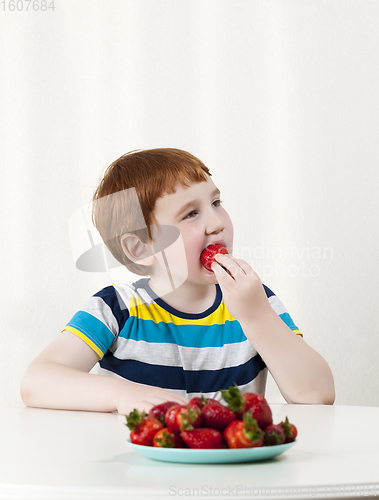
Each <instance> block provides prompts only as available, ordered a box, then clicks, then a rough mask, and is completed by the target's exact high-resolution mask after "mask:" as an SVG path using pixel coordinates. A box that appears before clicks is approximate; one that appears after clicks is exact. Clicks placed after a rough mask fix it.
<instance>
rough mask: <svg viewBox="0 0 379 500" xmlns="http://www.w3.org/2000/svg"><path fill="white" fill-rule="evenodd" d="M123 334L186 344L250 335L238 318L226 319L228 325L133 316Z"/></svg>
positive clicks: (205, 344)
mask: <svg viewBox="0 0 379 500" xmlns="http://www.w3.org/2000/svg"><path fill="white" fill-rule="evenodd" d="M119 336H120V337H123V338H128V339H132V340H136V341H139V340H143V341H145V342H153V343H159V344H161V343H163V344H177V345H180V346H183V347H222V346H223V345H225V344H236V343H239V342H244V341H245V340H246V336H245V334H244V333H243V330H242V328H241V325H240V324H239V323H238V321H236V320H234V321H225V324H224V325H175V324H173V323H163V321H162V322H160V323H154V321H151V320H147V319H145V320H142V319H138V318H137V317H135V316H131V317H130V318H129V320H128V323H127V328H125V330H123V331H121V332H120V335H119Z"/></svg>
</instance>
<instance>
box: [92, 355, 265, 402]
mask: <svg viewBox="0 0 379 500" xmlns="http://www.w3.org/2000/svg"><path fill="white" fill-rule="evenodd" d="M100 366H101V367H102V368H104V369H106V370H109V371H111V372H115V373H117V374H118V375H121V377H124V378H126V379H128V380H131V381H132V382H137V383H139V384H146V385H151V386H155V387H162V388H163V389H173V390H184V391H186V392H187V393H191V392H217V391H218V390H220V389H227V388H228V387H229V386H230V385H233V384H234V383H236V384H237V385H244V384H248V383H249V382H251V381H252V380H253V379H254V378H255V377H256V376H257V375H258V374H259V373H260V371H261V370H263V368H265V366H266V365H265V363H264V361H263V360H262V358H261V357H260V356H259V355H256V356H254V357H253V358H251V359H250V360H249V361H247V362H246V363H243V364H242V365H239V366H233V367H231V368H223V369H221V370H198V371H197V370H196V371H194V370H183V368H182V367H176V366H174V367H172V366H160V365H151V364H148V363H143V362H141V361H135V360H133V359H118V358H116V357H114V356H113V354H112V353H111V352H109V351H108V352H107V353H106V355H105V356H104V357H103V359H102V360H101V361H100Z"/></svg>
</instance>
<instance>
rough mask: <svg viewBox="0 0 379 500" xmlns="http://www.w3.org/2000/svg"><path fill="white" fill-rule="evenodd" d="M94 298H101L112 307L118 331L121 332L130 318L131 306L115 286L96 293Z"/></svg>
mask: <svg viewBox="0 0 379 500" xmlns="http://www.w3.org/2000/svg"><path fill="white" fill-rule="evenodd" d="M94 297H100V298H101V299H103V301H104V302H105V303H106V304H107V305H108V306H109V307H110V309H111V311H112V313H113V315H114V317H115V318H116V321H117V323H118V331H119V332H120V331H121V330H122V329H123V328H124V325H125V322H126V320H127V319H128V318H129V304H125V303H124V301H123V300H122V298H121V296H120V294H119V293H118V291H117V290H116V289H115V288H114V287H113V286H107V287H106V288H103V289H102V290H100V292H98V293H95V295H94Z"/></svg>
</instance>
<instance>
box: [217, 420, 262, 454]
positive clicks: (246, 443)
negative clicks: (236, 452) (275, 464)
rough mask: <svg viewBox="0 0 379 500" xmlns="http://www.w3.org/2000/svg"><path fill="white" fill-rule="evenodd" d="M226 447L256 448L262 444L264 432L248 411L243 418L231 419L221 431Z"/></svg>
mask: <svg viewBox="0 0 379 500" xmlns="http://www.w3.org/2000/svg"><path fill="white" fill-rule="evenodd" d="M223 436H224V440H225V442H226V444H227V445H228V448H257V447H259V446H262V445H263V439H264V433H263V431H262V430H261V429H260V428H259V427H258V424H257V421H256V420H255V418H253V417H252V415H251V413H250V412H246V413H244V415H243V420H233V422H231V423H230V424H229V425H228V427H227V428H226V429H225V430H224V432H223Z"/></svg>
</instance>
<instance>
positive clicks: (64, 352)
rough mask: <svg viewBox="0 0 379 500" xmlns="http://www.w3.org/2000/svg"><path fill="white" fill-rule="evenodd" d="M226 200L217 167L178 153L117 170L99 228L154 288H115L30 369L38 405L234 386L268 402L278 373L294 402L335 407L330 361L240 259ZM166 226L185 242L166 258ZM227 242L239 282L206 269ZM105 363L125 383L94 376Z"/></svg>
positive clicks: (114, 402) (154, 153) (129, 403)
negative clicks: (269, 381)
mask: <svg viewBox="0 0 379 500" xmlns="http://www.w3.org/2000/svg"><path fill="white" fill-rule="evenodd" d="M130 188H134V189H135V192H136V193H137V196H138V202H139V205H140V209H141V210H142V213H143V218H144V222H145V229H144V228H143V227H141V226H140V225H139V223H138V221H137V220H136V219H137V218H138V210H136V209H135V207H131V206H130V204H129V202H128V200H130V199H129V198H128V193H130ZM115 193H117V195H115ZM219 194H220V193H219V191H218V189H217V188H216V186H215V185H214V183H213V181H212V179H211V174H210V172H209V170H208V168H207V167H206V166H205V165H204V164H203V163H202V162H201V161H200V160H199V159H197V158H195V157H194V156H192V155H190V154H189V153H186V152H185V151H181V150H177V149H153V150H146V151H137V152H132V153H129V154H126V155H124V156H122V157H121V158H119V159H118V160H116V161H115V162H114V163H113V164H112V165H110V167H108V169H107V171H106V172H105V174H104V178H103V179H102V181H101V183H100V185H99V187H98V189H97V191H96V193H95V195H94V200H93V201H94V205H93V219H94V223H95V225H96V227H97V229H98V230H99V232H100V235H101V237H102V238H103V240H104V242H105V243H106V245H107V247H108V248H109V250H110V251H111V253H112V254H113V256H114V257H115V258H116V259H117V260H118V261H119V262H121V263H122V264H123V265H125V266H126V267H127V268H128V269H129V270H131V271H132V272H134V273H136V274H140V275H142V276H147V275H149V276H150V279H148V278H144V279H140V280H139V281H137V282H136V283H118V284H115V285H113V286H110V287H106V288H105V289H103V290H101V291H100V292H99V293H98V294H96V295H94V296H93V297H92V298H91V299H90V300H89V301H88V302H87V303H86V304H85V306H84V307H83V309H82V310H81V311H79V312H78V313H76V314H75V316H74V317H73V318H72V320H71V321H70V322H69V323H68V324H67V325H66V327H65V328H64V329H63V330H62V332H61V334H60V335H59V336H58V337H57V338H56V339H55V340H54V341H53V342H52V343H51V344H50V345H49V346H48V347H47V348H46V349H45V350H44V351H43V352H42V353H41V354H40V355H39V356H38V357H37V358H36V359H35V360H34V361H33V363H32V364H31V365H30V367H29V368H28V370H27V371H26V374H25V377H24V380H23V383H22V387H21V395H22V398H23V401H24V403H25V404H26V405H27V406H37V407H45V408H61V409H72V410H89V411H105V412H111V411H116V410H117V411H118V412H119V413H120V414H127V413H129V412H130V411H132V410H133V409H134V408H137V409H139V410H145V411H148V410H149V409H150V408H151V407H152V406H154V405H155V404H159V403H162V402H164V401H167V400H171V401H176V402H178V403H186V402H188V398H190V397H193V396H195V395H199V393H200V392H202V393H203V394H204V395H205V396H206V397H214V396H215V394H216V392H217V391H218V390H219V389H226V388H228V387H229V385H232V384H233V383H234V382H235V383H237V385H238V386H239V387H240V389H241V390H242V391H243V392H247V391H250V392H260V393H264V391H265V383H266V375H267V369H269V370H270V372H271V374H272V376H273V378H274V379H275V381H276V383H277V384H278V387H279V389H280V391H281V393H282V394H283V396H284V398H285V399H286V401H287V402H289V403H309V404H312V403H313V404H333V402H334V382H333V376H332V373H331V371H330V368H329V366H328V364H327V363H326V362H325V360H324V359H323V358H322V357H321V356H320V355H319V354H318V353H317V352H315V351H314V350H313V349H312V348H311V347H309V346H308V345H307V344H306V343H305V341H304V340H303V339H302V335H301V334H300V332H299V331H298V329H297V327H296V326H295V325H294V323H293V321H292V319H291V317H290V316H289V314H288V313H287V312H286V310H285V308H284V306H283V304H282V303H281V302H280V301H279V299H278V298H277V297H276V296H275V295H274V294H273V292H271V291H270V290H269V289H268V288H267V287H265V286H264V285H262V283H261V281H260V279H259V277H258V276H257V275H256V273H255V272H254V270H253V269H252V268H251V266H250V265H249V264H247V263H246V262H245V261H243V260H241V259H236V258H234V257H233V256H232V255H231V252H232V245H233V226H232V222H231V220H230V217H229V215H228V213H227V212H226V210H225V209H224V208H223V206H222V205H221V201H220V199H219ZM162 228H174V229H175V228H176V229H175V230H176V231H177V234H178V235H180V238H179V240H177V243H176V244H173V245H172V246H168V244H167V248H166V249H165V248H164V246H165V245H164V244H163V247H162V241H163V243H164V238H163V239H162V238H161V240H159V235H161V236H162V234H163V233H160V229H162ZM180 243H182V245H183V247H184V250H185V253H183V252H182V253H181V252H180ZM215 243H219V244H221V245H222V246H224V247H225V248H227V250H228V251H229V255H221V254H219V255H217V256H216V261H217V262H219V263H220V264H222V265H223V266H224V267H225V268H226V269H227V270H228V271H229V273H227V272H226V271H225V270H224V269H223V268H222V267H221V266H220V265H219V264H218V263H217V262H214V263H213V264H212V271H208V270H206V269H205V268H204V267H203V266H202V264H201V261H200V255H201V253H202V251H203V250H204V248H206V247H207V246H208V245H210V244H215ZM183 256H184V257H183ZM168 274H169V275H170V283H171V288H168V287H167V276H168ZM99 360H100V365H101V367H102V369H103V370H104V371H106V372H107V373H108V374H109V373H112V374H113V375H115V376H113V377H108V376H102V375H93V374H90V373H88V372H89V371H90V370H91V369H92V367H93V366H94V365H95V364H96V363H97V362H98V361H99Z"/></svg>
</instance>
